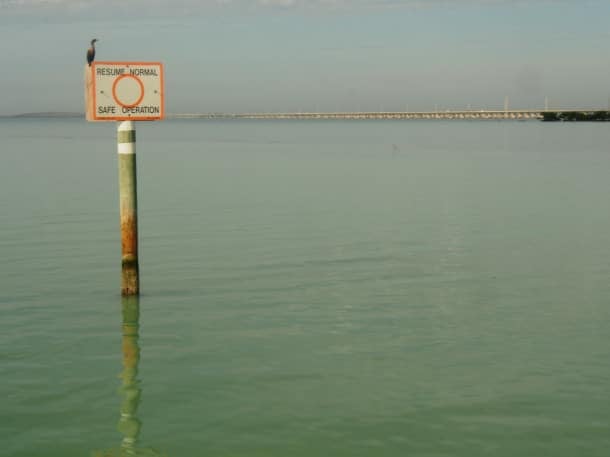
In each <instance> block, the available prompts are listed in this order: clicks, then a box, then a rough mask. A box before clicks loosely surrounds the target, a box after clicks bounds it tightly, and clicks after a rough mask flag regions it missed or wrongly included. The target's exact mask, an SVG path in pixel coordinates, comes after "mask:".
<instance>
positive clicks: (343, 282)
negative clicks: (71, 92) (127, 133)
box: [0, 119, 610, 457]
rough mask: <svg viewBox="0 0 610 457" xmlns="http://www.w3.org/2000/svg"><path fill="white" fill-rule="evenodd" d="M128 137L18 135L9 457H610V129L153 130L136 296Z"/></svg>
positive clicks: (184, 125) (3, 206)
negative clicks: (126, 241) (121, 222)
mask: <svg viewBox="0 0 610 457" xmlns="http://www.w3.org/2000/svg"><path fill="white" fill-rule="evenodd" d="M115 129H116V126H115V124H113V123H108V124H99V123H98V124H91V123H86V122H84V121H82V120H80V119H57V120H41V119H19V120H6V119H5V120H0V160H1V163H2V166H0V214H2V223H1V224H0V253H1V254H2V256H1V257H2V262H0V310H1V311H2V318H1V319H0V379H2V382H1V383H0V398H1V399H2V402H1V403H0V406H1V407H0V443H1V444H0V455H1V456H7V457H8V456H11V457H25V456H28V457H29V456H34V455H35V456H62V457H71V456H84V455H108V454H110V455H120V451H119V449H120V448H121V446H122V449H123V453H124V454H125V453H128V452H131V453H134V452H135V453H139V454H142V455H168V456H184V457H194V456H202V455H214V456H285V455H290V456H303V457H305V456H308V457H309V456H314V455H320V456H322V455H325V456H350V457H351V456H375V457H379V456H405V455H409V456H430V457H432V456H435V457H437V456H464V457H472V456H488V455H495V456H506V457H509V456H510V457H514V456H517V455H536V456H542V455H548V456H554V457H556V456H566V457H573V456H575V455H587V456H605V455H607V449H608V448H609V447H610V428H609V425H610V412H609V411H610V392H609V383H610V366H609V364H608V360H610V332H609V331H608V329H609V328H610V311H609V307H608V297H609V296H610V282H609V281H608V278H609V277H610V261H609V259H610V198H609V197H610V180H609V179H608V176H610V154H609V153H608V148H609V146H608V145H609V144H610V131H609V130H608V126H607V125H606V124H584V123H581V124H544V123H540V122H510V121H503V122H462V121H446V122H445V121H350V122H341V121H336V122H335V121H321V122H317V121H286V122H281V121H197V120H195V121H164V122H160V123H148V124H146V123H138V126H137V129H138V146H137V147H138V167H139V170H138V173H139V204H140V208H139V211H140V214H139V215H140V248H141V258H140V262H141V274H142V290H143V294H142V296H141V298H140V300H139V302H122V301H121V298H120V296H119V267H120V252H119V250H120V243H119V232H118V192H117V160H116V133H115ZM152 449H155V450H156V451H155V452H153V451H152ZM113 453H114V454H113Z"/></svg>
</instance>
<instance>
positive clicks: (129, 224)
mask: <svg viewBox="0 0 610 457" xmlns="http://www.w3.org/2000/svg"><path fill="white" fill-rule="evenodd" d="M117 140H118V157H119V199H120V216H121V265H122V272H121V294H122V295H124V296H129V295H139V293H140V273H139V262H138V198H137V177H136V128H135V123H134V122H133V121H123V122H119V123H118V128H117Z"/></svg>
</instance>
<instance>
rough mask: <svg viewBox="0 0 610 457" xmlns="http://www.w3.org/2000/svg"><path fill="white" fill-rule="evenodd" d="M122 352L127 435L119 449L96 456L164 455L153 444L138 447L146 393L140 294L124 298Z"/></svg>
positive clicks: (123, 415)
mask: <svg viewBox="0 0 610 457" xmlns="http://www.w3.org/2000/svg"><path fill="white" fill-rule="evenodd" d="M122 314H123V325H122V352H123V358H122V361H123V370H122V371H121V375H120V378H121V387H120V389H119V392H120V394H121V415H120V418H119V423H118V426H117V427H118V430H119V432H120V433H121V435H123V439H122V440H121V445H120V447H119V448H118V449H109V450H106V451H98V452H94V453H93V457H133V456H136V457H143V456H148V457H161V456H163V455H164V454H162V453H159V452H157V451H155V450H153V449H150V448H141V447H138V446H137V445H138V437H139V436H140V430H141V429H142V422H141V421H140V419H138V417H137V412H138V406H139V404H140V398H141V395H142V388H141V386H140V380H139V379H138V364H139V362H140V345H139V344H138V339H139V328H140V300H139V298H138V297H123V299H122Z"/></svg>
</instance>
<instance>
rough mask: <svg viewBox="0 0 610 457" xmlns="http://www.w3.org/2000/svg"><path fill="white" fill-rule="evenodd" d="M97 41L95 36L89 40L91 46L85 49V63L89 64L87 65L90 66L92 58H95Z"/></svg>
mask: <svg viewBox="0 0 610 457" xmlns="http://www.w3.org/2000/svg"><path fill="white" fill-rule="evenodd" d="M96 41H97V38H94V39H93V40H91V46H90V47H89V49H87V63H88V64H89V66H91V62H93V59H95V42H96Z"/></svg>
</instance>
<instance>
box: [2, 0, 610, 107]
mask: <svg viewBox="0 0 610 457" xmlns="http://www.w3.org/2000/svg"><path fill="white" fill-rule="evenodd" d="M609 19H610V1H608V0H129V1H126V0H0V58H1V61H0V115H5V114H16V113H24V112H40V111H82V110H83V66H84V63H85V52H86V49H87V47H88V46H89V41H90V40H91V39H92V38H98V39H99V42H98V46H97V57H96V58H97V59H99V60H107V61H108V60H131V61H137V60H141V61H160V62H163V64H164V66H165V94H166V107H167V112H169V113H208V112H225V113H226V112H311V111H379V110H381V111H405V110H408V111H422V110H426V111H427V110H434V109H441V110H445V109H451V110H452V109H467V108H470V109H502V108H503V107H504V102H505V97H508V102H509V107H510V108H512V109H528V108H530V109H537V108H542V107H544V105H545V100H547V103H548V106H549V108H551V109H552V108H555V109H569V108H600V109H606V108H608V106H609V104H610V53H609V52H608V51H609V49H610V28H609V27H608V20H609Z"/></svg>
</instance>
